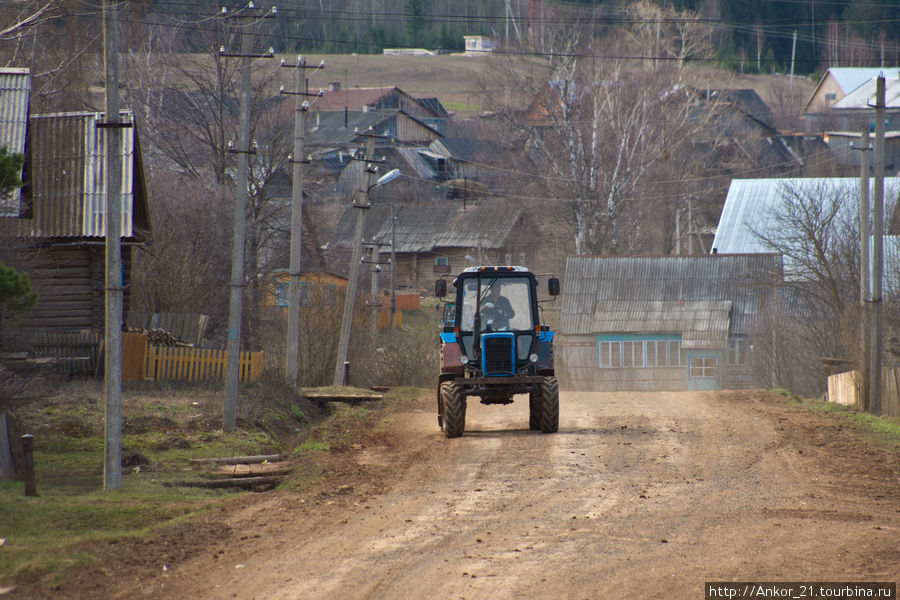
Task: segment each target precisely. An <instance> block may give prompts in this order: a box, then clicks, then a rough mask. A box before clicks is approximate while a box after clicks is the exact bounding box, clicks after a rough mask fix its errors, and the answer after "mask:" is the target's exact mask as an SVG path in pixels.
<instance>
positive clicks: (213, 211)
mask: <svg viewBox="0 0 900 600" xmlns="http://www.w3.org/2000/svg"><path fill="white" fill-rule="evenodd" d="M148 179H149V180H148V187H150V188H151V189H152V190H153V211H152V213H151V215H152V217H153V221H154V225H155V227H154V234H153V242H152V244H151V245H150V246H149V247H147V248H144V249H141V250H139V251H137V252H136V253H135V265H134V274H133V276H132V286H133V290H132V306H133V308H134V309H135V310H138V311H146V312H198V313H204V314H208V315H210V317H211V321H210V331H214V330H215V329H216V327H217V325H224V323H225V320H226V313H227V303H228V296H227V294H225V293H223V290H226V289H227V287H228V281H229V273H230V268H231V259H230V250H229V247H228V244H227V243H226V241H227V240H230V239H231V233H230V231H231V210H230V208H229V207H230V206H231V198H232V197H233V193H232V192H231V191H229V190H228V189H227V188H225V187H224V186H218V185H215V184H213V183H211V182H209V181H203V180H201V179H196V178H190V177H186V176H184V175H173V174H172V173H171V172H165V171H163V170H153V171H150V173H149V176H148Z"/></svg>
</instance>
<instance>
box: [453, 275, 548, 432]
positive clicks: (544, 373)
mask: <svg viewBox="0 0 900 600" xmlns="http://www.w3.org/2000/svg"><path fill="white" fill-rule="evenodd" d="M453 285H454V286H455V288H456V296H455V299H454V300H453V303H454V306H455V311H454V314H453V319H452V322H448V323H445V324H444V326H443V329H442V332H441V373H440V376H439V377H438V390H437V401H438V425H440V427H441V429H442V430H443V431H444V433H445V435H446V436H447V437H451V438H452V437H459V436H461V435H462V434H463V431H464V430H465V422H466V399H467V398H468V397H469V396H477V397H479V398H480V399H481V403H482V404H510V403H511V402H512V401H513V396H514V395H516V394H528V397H529V418H528V424H529V427H530V429H532V430H536V431H537V430H539V431H543V432H544V433H554V432H555V431H556V430H557V429H558V427H559V384H558V383H557V380H556V371H555V370H554V367H553V332H552V331H551V330H550V328H549V327H548V326H547V325H543V324H542V323H541V318H540V317H541V311H540V310H539V306H538V281H537V278H536V277H535V275H534V274H533V273H531V272H530V271H529V270H528V269H526V268H525V267H512V266H492V267H489V266H485V267H469V268H467V269H465V270H464V271H463V272H462V273H460V274H459V276H458V277H457V278H456V279H455V280H454V281H453ZM547 293H548V295H550V296H551V297H552V299H553V300H555V297H556V296H558V295H559V279H557V278H555V277H551V278H550V279H549V280H548V283H547ZM435 295H437V296H438V297H439V298H443V297H445V296H446V295H447V281H446V280H445V279H439V280H438V281H437V282H436V283H435Z"/></svg>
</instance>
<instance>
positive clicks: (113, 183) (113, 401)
mask: <svg viewBox="0 0 900 600" xmlns="http://www.w3.org/2000/svg"><path fill="white" fill-rule="evenodd" d="M103 11H104V18H103V34H104V35H103V37H104V52H105V55H106V123H103V124H102V125H101V127H103V130H102V131H104V132H105V133H106V321H105V338H104V352H103V354H104V356H105V363H104V371H103V375H104V380H105V385H106V437H105V442H104V462H103V489H104V490H117V489H119V488H121V487H122V156H121V142H120V141H119V140H120V131H119V128H120V127H121V122H120V120H119V69H118V62H119V25H118V8H117V4H116V2H115V0H107V1H106V4H105V5H104V7H103Z"/></svg>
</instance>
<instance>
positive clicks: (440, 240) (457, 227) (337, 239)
mask: <svg viewBox="0 0 900 600" xmlns="http://www.w3.org/2000/svg"><path fill="white" fill-rule="evenodd" d="M356 210H357V209H355V208H353V207H348V208H347V209H346V210H345V211H344V214H343V215H341V218H340V220H339V221H338V224H337V226H336V227H335V230H334V234H333V235H332V237H331V240H330V241H329V242H328V247H329V248H334V247H337V246H345V245H349V244H350V243H351V242H352V240H353V235H354V231H355V225H356ZM368 210H369V214H368V216H367V220H366V229H365V232H364V234H363V237H364V239H365V240H366V241H367V242H369V241H373V240H374V241H377V242H387V241H388V240H390V239H391V207H390V205H388V204H374V205H373V206H372V208H370V209H368ZM523 212H524V211H523V209H521V208H519V209H516V210H513V211H510V210H509V209H508V208H506V207H502V206H484V205H476V206H472V205H469V206H468V207H467V208H466V210H463V208H462V206H461V204H460V203H458V202H454V203H443V202H442V203H433V204H428V205H423V206H397V207H396V208H395V222H394V239H395V248H394V249H395V251H396V252H401V253H416V252H430V251H431V250H433V249H434V248H483V249H494V248H502V247H503V246H504V245H505V244H506V240H507V238H508V237H509V234H510V233H511V232H512V229H513V227H515V225H516V223H517V222H518V221H519V219H520V218H521V217H522V214H523Z"/></svg>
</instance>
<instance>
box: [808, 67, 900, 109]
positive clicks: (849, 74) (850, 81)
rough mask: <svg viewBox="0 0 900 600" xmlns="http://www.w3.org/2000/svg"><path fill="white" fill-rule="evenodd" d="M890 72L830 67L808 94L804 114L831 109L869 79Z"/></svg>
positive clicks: (864, 68) (881, 69) (871, 68)
mask: <svg viewBox="0 0 900 600" xmlns="http://www.w3.org/2000/svg"><path fill="white" fill-rule="evenodd" d="M891 70H896V69H886V68H884V67H832V68H830V69H828V70H827V71H825V74H824V75H822V79H820V80H819V83H818V84H817V85H816V89H814V90H813V92H812V94H810V96H809V99H808V100H807V101H806V105H805V106H804V107H803V112H804V113H817V112H822V111H824V110H827V109H828V108H831V106H832V105H833V104H834V103H835V102H837V101H838V100H840V99H841V98H843V97H844V96H846V95H847V94H849V93H850V92H852V91H853V90H855V89H856V88H858V87H859V86H861V85H862V84H864V83H865V82H867V81H869V80H870V79H874V78H875V77H878V75H879V73H887V72H889V71H891Z"/></svg>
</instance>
